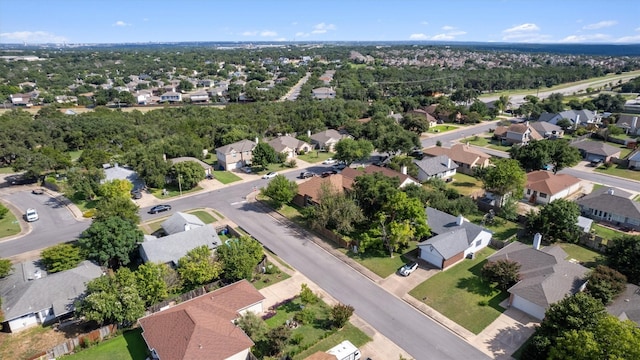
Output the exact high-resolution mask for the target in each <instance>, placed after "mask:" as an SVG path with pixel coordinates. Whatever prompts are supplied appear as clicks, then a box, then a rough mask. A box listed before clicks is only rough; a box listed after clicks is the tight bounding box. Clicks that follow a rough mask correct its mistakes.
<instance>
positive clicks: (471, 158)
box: [424, 144, 491, 165]
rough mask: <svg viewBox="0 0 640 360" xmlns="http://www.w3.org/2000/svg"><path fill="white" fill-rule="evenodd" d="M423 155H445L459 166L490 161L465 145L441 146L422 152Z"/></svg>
mask: <svg viewBox="0 0 640 360" xmlns="http://www.w3.org/2000/svg"><path fill="white" fill-rule="evenodd" d="M424 153H425V154H427V155H429V156H439V155H447V156H448V157H450V158H451V160H453V161H455V162H456V163H460V164H467V165H473V164H476V163H483V162H484V161H485V160H487V159H490V158H491V156H489V155H487V154H486V153H484V152H482V151H481V150H478V149H475V148H473V147H471V146H469V145H466V144H456V145H453V146H452V147H451V148H445V147H442V146H434V147H431V148H428V149H425V150H424Z"/></svg>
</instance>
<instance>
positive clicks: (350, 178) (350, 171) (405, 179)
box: [340, 165, 420, 189]
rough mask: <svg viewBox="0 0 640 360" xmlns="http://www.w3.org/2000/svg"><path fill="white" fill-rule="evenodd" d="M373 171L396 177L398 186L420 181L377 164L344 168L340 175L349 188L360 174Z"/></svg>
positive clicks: (416, 183) (372, 172)
mask: <svg viewBox="0 0 640 360" xmlns="http://www.w3.org/2000/svg"><path fill="white" fill-rule="evenodd" d="M374 173H381V174H382V175H384V176H387V177H396V178H398V180H400V187H401V188H402V187H405V186H407V185H409V184H415V185H420V182H419V181H418V180H416V179H414V178H412V177H411V176H409V175H407V174H404V173H401V172H397V171H395V170H392V169H389V168H386V167H382V166H377V165H370V166H367V167H364V168H358V169H354V168H345V169H344V170H342V173H341V174H340V175H342V177H344V178H345V179H344V184H346V185H348V186H345V187H346V188H347V189H351V188H352V184H353V183H354V182H355V179H356V177H358V176H360V175H365V174H374Z"/></svg>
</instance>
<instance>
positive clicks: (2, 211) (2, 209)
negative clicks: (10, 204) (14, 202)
mask: <svg viewBox="0 0 640 360" xmlns="http://www.w3.org/2000/svg"><path fill="white" fill-rule="evenodd" d="M8 213H9V208H7V207H6V206H4V205H2V204H0V219H4V217H5V215H7V214H8Z"/></svg>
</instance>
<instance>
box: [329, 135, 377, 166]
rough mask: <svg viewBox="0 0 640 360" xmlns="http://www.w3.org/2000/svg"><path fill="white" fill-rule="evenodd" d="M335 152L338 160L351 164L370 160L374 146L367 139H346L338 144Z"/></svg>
mask: <svg viewBox="0 0 640 360" xmlns="http://www.w3.org/2000/svg"><path fill="white" fill-rule="evenodd" d="M335 151H336V155H335V158H336V159H338V160H341V161H344V162H346V163H347V164H351V163H352V162H354V161H356V160H362V159H364V158H368V157H369V156H370V155H371V152H372V151H373V144H371V142H370V141H368V140H365V139H359V140H354V139H351V138H344V139H342V140H340V141H338V143H336V145H335Z"/></svg>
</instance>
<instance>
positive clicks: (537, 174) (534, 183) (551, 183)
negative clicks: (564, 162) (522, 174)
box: [525, 170, 580, 195]
mask: <svg viewBox="0 0 640 360" xmlns="http://www.w3.org/2000/svg"><path fill="white" fill-rule="evenodd" d="M578 183H580V179H578V178H577V177H575V176H571V175H568V174H554V173H552V172H550V171H545V170H537V171H532V172H530V173H527V183H526V186H525V188H527V189H531V190H535V191H538V192H542V193H545V194H549V195H553V194H556V193H558V192H560V191H562V190H565V189H567V188H570V187H571V186H573V185H576V184H578Z"/></svg>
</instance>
